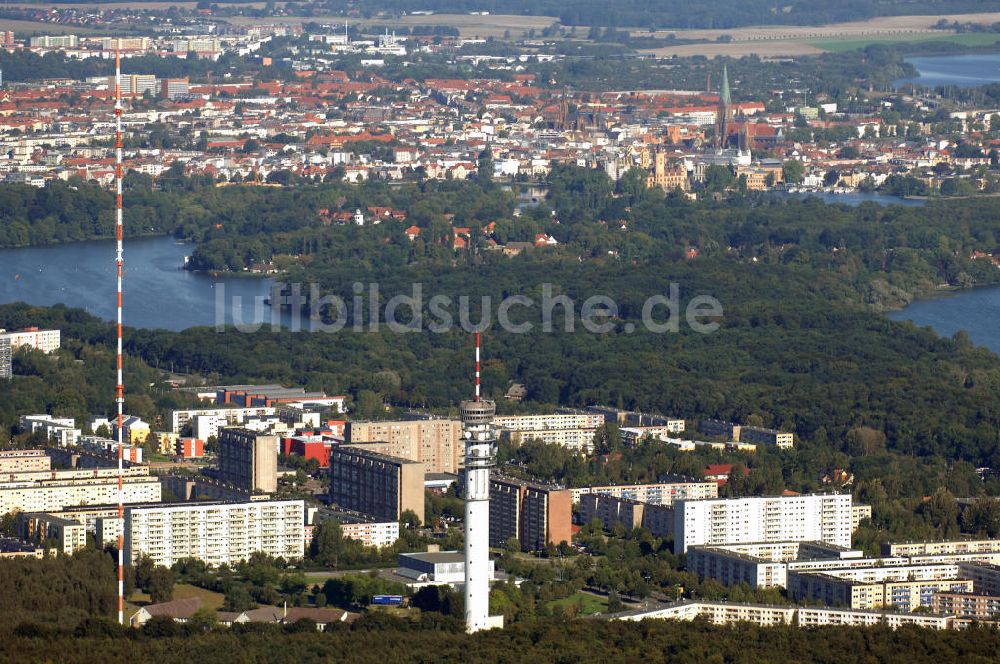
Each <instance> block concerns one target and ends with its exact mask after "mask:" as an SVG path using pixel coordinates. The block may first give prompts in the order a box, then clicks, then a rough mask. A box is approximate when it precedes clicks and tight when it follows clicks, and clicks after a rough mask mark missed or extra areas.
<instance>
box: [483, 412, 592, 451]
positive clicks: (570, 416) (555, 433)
mask: <svg viewBox="0 0 1000 664" xmlns="http://www.w3.org/2000/svg"><path fill="white" fill-rule="evenodd" d="M493 424H494V426H496V428H497V429H498V430H499V432H500V436H501V438H503V439H507V440H510V441H512V442H514V443H520V442H522V441H525V440H540V441H542V442H543V443H547V444H549V445H559V446H561V447H565V448H567V449H571V450H578V451H581V452H584V453H587V452H590V451H591V450H592V449H593V447H594V435H595V434H596V433H597V427H599V426H601V425H602V424H604V417H603V416H601V415H599V414H596V413H551V414H546V415H499V416H497V417H495V418H494V420H493Z"/></svg>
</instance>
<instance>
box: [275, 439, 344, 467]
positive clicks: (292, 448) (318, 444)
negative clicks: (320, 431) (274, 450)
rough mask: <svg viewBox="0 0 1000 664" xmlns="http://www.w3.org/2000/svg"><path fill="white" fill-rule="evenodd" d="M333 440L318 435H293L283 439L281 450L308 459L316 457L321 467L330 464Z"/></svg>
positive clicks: (289, 454) (287, 454) (286, 453)
mask: <svg viewBox="0 0 1000 664" xmlns="http://www.w3.org/2000/svg"><path fill="white" fill-rule="evenodd" d="M331 447H333V441H332V440H329V439H327V438H322V437H318V436H309V435H306V436H291V437H289V438H285V439H284V440H282V441H281V451H282V453H283V454H285V455H286V456H292V455H295V456H300V457H303V458H304V459H305V460H306V461H308V460H309V459H315V460H316V461H317V463H319V467H320V468H326V467H328V466H329V465H330V448H331Z"/></svg>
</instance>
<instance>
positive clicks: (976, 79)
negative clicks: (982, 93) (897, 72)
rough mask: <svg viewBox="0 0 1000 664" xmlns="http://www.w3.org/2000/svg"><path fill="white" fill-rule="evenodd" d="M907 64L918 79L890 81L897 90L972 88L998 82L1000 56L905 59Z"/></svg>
mask: <svg viewBox="0 0 1000 664" xmlns="http://www.w3.org/2000/svg"><path fill="white" fill-rule="evenodd" d="M906 61H907V62H909V63H910V64H911V65H913V66H914V67H916V68H917V71H918V72H919V76H916V77H913V78H900V79H897V80H895V81H893V85H895V86H896V87H903V86H907V85H911V84H916V85H925V86H928V87H936V86H939V85H954V86H957V87H960V88H975V87H978V86H980V85H986V84H988V83H1000V53H976V54H972V55H941V56H919V57H912V58H906Z"/></svg>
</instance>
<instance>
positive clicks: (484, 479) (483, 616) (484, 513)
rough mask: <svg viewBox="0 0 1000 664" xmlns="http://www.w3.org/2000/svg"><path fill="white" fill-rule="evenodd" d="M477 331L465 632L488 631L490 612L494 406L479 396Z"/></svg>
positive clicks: (468, 453)
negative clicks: (491, 472) (491, 479)
mask: <svg viewBox="0 0 1000 664" xmlns="http://www.w3.org/2000/svg"><path fill="white" fill-rule="evenodd" d="M479 341H480V336H479V332H476V396H475V398H474V399H473V400H472V401H463V402H462V403H461V404H460V405H459V408H460V410H461V414H462V438H463V439H464V440H465V631H467V632H469V633H470V634H471V633H472V632H478V631H479V630H482V629H487V628H488V627H489V626H490V625H489V613H490V571H489V565H490V468H492V467H493V466H494V465H495V463H496V455H497V436H496V430H495V429H494V428H493V415H494V414H495V413H496V404H495V403H493V402H492V401H488V400H484V399H481V398H480V395H479V368H480V365H479Z"/></svg>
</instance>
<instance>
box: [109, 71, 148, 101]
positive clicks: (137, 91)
mask: <svg viewBox="0 0 1000 664" xmlns="http://www.w3.org/2000/svg"><path fill="white" fill-rule="evenodd" d="M156 84H157V81H156V76H154V75H153V74H122V77H121V86H122V87H121V90H122V95H140V96H141V95H144V94H146V93H147V92H148V93H149V94H151V95H155V94H156ZM114 87H115V77H114V76H109V77H108V89H109V90H114Z"/></svg>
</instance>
